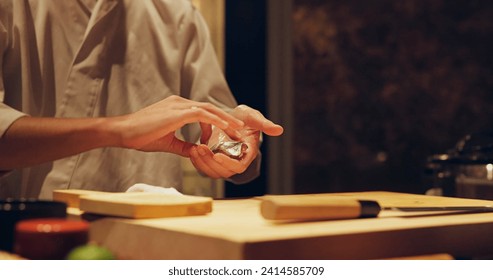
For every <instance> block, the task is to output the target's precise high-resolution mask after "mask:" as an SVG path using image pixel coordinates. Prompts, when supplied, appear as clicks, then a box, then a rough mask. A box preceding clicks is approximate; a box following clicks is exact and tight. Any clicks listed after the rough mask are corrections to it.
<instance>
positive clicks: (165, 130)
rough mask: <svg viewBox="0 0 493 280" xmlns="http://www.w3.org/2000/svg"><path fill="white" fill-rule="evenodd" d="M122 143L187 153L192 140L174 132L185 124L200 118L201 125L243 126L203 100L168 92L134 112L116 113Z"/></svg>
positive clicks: (151, 149) (222, 127)
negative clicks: (166, 96) (169, 94)
mask: <svg viewBox="0 0 493 280" xmlns="http://www.w3.org/2000/svg"><path fill="white" fill-rule="evenodd" d="M118 118H119V121H120V122H119V123H120V131H122V133H121V134H122V136H121V138H122V140H121V141H122V146H124V147H127V148H132V149H138V150H141V151H147V152H155V151H160V152H170V153H174V154H178V155H181V156H184V157H189V156H190V151H191V149H192V147H194V146H196V145H195V144H193V143H189V142H184V141H182V140H180V139H178V138H176V136H175V131H176V130H178V129H180V128H181V127H183V126H184V125H186V124H189V123H197V122H200V123H201V125H202V126H203V127H209V128H210V126H211V125H214V126H217V127H219V128H221V129H224V130H226V131H234V129H238V128H241V127H243V126H244V123H243V122H242V121H241V120H238V119H237V118H236V117H234V116H233V115H231V114H228V113H226V112H224V111H223V110H221V109H219V108H218V107H216V106H214V105H212V104H210V103H205V102H197V101H192V100H189V99H185V98H182V97H179V96H170V97H168V98H165V99H163V100H161V101H159V102H157V103H155V104H153V105H150V106H148V107H146V108H143V109H141V110H139V111H137V112H135V113H132V114H129V115H125V116H121V117H118Z"/></svg>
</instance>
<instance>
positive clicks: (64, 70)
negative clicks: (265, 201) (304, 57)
mask: <svg viewBox="0 0 493 280" xmlns="http://www.w3.org/2000/svg"><path fill="white" fill-rule="evenodd" d="M86 2H87V1H81V0H70V1H67V0H58V1H57V0H43V1H41V0H38V1H36V0H30V1H18V0H0V51H1V52H2V56H1V57H0V65H1V66H3V67H0V74H1V75H0V101H1V102H0V136H1V135H3V134H4V133H5V131H6V130H7V129H8V127H9V126H10V125H11V124H12V123H13V122H14V121H15V120H16V119H17V118H19V117H21V116H23V114H29V115H31V116H45V117H64V118H71V117H101V116H115V115H122V114H127V113H131V112H134V111H137V110H138V109H141V108H143V107H145V106H148V105H151V104H153V103H155V102H157V101H159V100H162V99H164V98H166V97H168V96H170V95H180V96H182V97H185V98H188V99H193V100H197V101H208V102H211V103H213V104H215V105H217V106H220V107H222V108H224V109H227V108H233V107H235V106H236V101H235V99H234V97H233V95H232V94H231V92H230V90H229V88H228V86H227V83H226V81H225V79H224V76H223V74H222V71H221V69H220V67H219V65H218V63H217V60H216V56H215V53H214V50H213V47H212V45H211V43H210V40H209V34H208V30H207V28H206V25H205V23H204V20H203V19H202V17H201V16H200V14H199V13H198V12H197V11H196V10H195V8H194V7H193V6H192V4H191V3H190V2H189V1H186V0H137V1H136V0H123V1H119V0H99V1H97V3H96V4H95V6H94V7H93V9H91V7H88V6H87V5H86V4H84V3H86ZM182 132H183V136H184V138H185V139H187V140H188V141H191V142H195V141H196V139H197V138H198V135H199V133H200V132H199V130H198V126H192V127H187V128H186V129H183V130H182ZM0 156H1V155H0ZM249 176H251V175H249ZM181 178H182V173H181V164H180V158H179V156H176V155H174V154H169V153H144V152H139V151H135V150H128V149H119V148H103V149H95V150H91V151H89V152H85V153H82V154H80V155H76V156H72V157H68V158H64V159H60V160H57V161H55V162H52V163H46V164H42V165H39V166H35V167H31V168H26V169H24V170H16V171H15V172H13V173H12V174H11V175H9V176H7V179H3V180H2V181H0V196H2V195H3V196H11V197H18V196H23V197H37V196H38V194H39V193H40V190H41V198H50V197H51V193H52V190H53V189H67V188H71V189H72V188H73V189H96V190H105V191H125V190H126V189H127V188H128V187H130V186H131V185H133V184H135V183H147V184H151V185H159V186H165V187H174V188H177V189H180V188H181V184H182V181H181V180H182V179H181Z"/></svg>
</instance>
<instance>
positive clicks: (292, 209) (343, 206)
mask: <svg viewBox="0 0 493 280" xmlns="http://www.w3.org/2000/svg"><path fill="white" fill-rule="evenodd" d="M261 199H262V202H261V204H260V213H261V215H262V217H264V219H268V220H337V219H355V218H368V217H376V216H378V213H380V210H381V207H380V205H379V204H378V202H376V201H371V200H354V199H341V198H334V197H323V196H320V197H317V196H312V197H310V196H299V195H298V196H297V195H294V196H265V197H262V198H261Z"/></svg>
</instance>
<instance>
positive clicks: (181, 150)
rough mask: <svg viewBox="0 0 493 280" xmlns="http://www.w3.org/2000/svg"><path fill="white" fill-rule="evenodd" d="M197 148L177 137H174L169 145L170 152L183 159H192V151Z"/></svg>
mask: <svg viewBox="0 0 493 280" xmlns="http://www.w3.org/2000/svg"><path fill="white" fill-rule="evenodd" d="M195 146H196V145H195V144H192V143H190V142H185V141H182V140H180V139H178V138H176V137H173V139H172V140H171V143H170V145H169V152H170V153H174V154H177V155H179V156H182V157H190V152H191V149H192V148H193V147H195Z"/></svg>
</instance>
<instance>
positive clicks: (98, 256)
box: [67, 244, 115, 260]
mask: <svg viewBox="0 0 493 280" xmlns="http://www.w3.org/2000/svg"><path fill="white" fill-rule="evenodd" d="M114 259H115V256H114V255H113V253H112V252H111V251H110V250H108V249H106V248H104V247H101V246H98V245H92V244H90V245H82V246H79V247H76V248H74V249H73V250H72V251H70V252H69V253H68V255H67V260H114Z"/></svg>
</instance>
